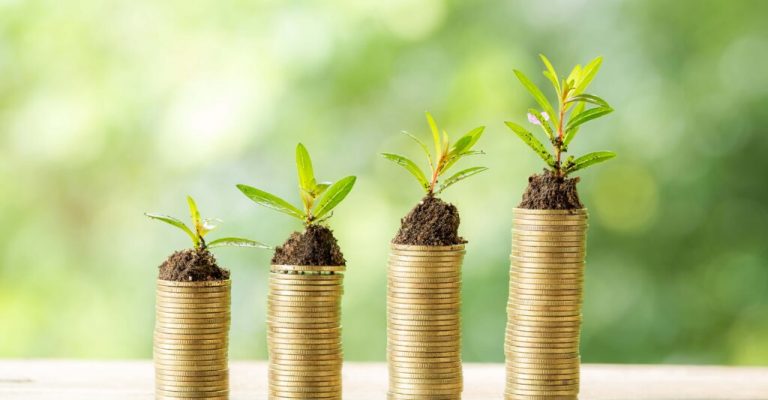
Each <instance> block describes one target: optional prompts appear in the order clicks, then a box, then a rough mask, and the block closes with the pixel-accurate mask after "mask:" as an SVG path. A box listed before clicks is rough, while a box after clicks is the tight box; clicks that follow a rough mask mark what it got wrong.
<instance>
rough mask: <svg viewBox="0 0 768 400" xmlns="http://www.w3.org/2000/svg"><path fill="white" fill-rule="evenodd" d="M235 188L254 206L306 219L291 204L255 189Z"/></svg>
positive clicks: (246, 187) (250, 187)
mask: <svg viewBox="0 0 768 400" xmlns="http://www.w3.org/2000/svg"><path fill="white" fill-rule="evenodd" d="M237 188H238V189H240V191H241V192H243V194H244V195H246V196H247V197H248V198H249V199H251V200H253V201H254V202H255V203H256V204H260V205H262V206H264V207H267V208H271V209H273V210H276V211H280V212H281V213H284V214H288V215H290V216H292V217H295V218H298V219H300V220H303V219H304V218H306V216H305V215H304V213H303V212H301V210H299V209H298V208H296V207H295V206H294V205H292V204H291V203H289V202H287V201H285V200H283V199H281V198H279V197H277V196H275V195H273V194H269V193H267V192H265V191H263V190H259V189H256V188H255V187H252V186H248V185H243V184H239V185H237Z"/></svg>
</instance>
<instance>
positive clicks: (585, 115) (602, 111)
mask: <svg viewBox="0 0 768 400" xmlns="http://www.w3.org/2000/svg"><path fill="white" fill-rule="evenodd" d="M611 112H613V109H612V108H610V107H595V108H592V109H589V110H586V111H584V112H580V113H579V114H578V115H577V116H575V117H573V118H571V119H570V120H569V121H568V125H567V126H566V128H565V130H566V132H567V131H569V130H571V129H573V128H575V127H577V126H579V125H582V124H583V123H585V122H588V121H591V120H593V119H595V118H600V117H602V116H604V115H607V114H610V113H611Z"/></svg>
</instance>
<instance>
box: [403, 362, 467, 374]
mask: <svg viewBox="0 0 768 400" xmlns="http://www.w3.org/2000/svg"><path fill="white" fill-rule="evenodd" d="M389 367H390V368H391V369H406V370H414V371H425V370H429V371H431V372H434V373H440V372H450V371H460V370H461V361H456V360H453V361H451V362H418V361H401V360H389Z"/></svg>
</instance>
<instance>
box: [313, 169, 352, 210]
mask: <svg viewBox="0 0 768 400" xmlns="http://www.w3.org/2000/svg"><path fill="white" fill-rule="evenodd" d="M355 180H357V178H356V177H354V176H348V177H346V178H342V179H340V180H339V181H338V182H336V183H334V184H333V185H331V187H329V188H328V190H326V191H325V194H324V195H323V197H322V198H321V199H320V202H319V203H318V204H317V207H316V208H315V212H314V214H315V218H322V217H323V216H324V215H326V214H328V213H329V212H330V211H331V210H333V209H334V208H335V207H336V206H338V205H339V203H341V201H342V200H344V198H345V197H347V195H348V194H349V192H350V191H351V190H352V187H353V186H355Z"/></svg>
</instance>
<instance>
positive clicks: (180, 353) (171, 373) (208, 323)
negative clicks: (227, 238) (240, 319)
mask: <svg viewBox="0 0 768 400" xmlns="http://www.w3.org/2000/svg"><path fill="white" fill-rule="evenodd" d="M230 293H231V281H230V280H224V281H203V282H175V281H166V280H158V281H157V303H156V322H155V338H154V359H155V398H156V399H189V398H196V399H210V400H213V399H222V400H226V399H228V398H229V368H228V364H227V361H228V360H227V350H228V345H229V323H230Z"/></svg>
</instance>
